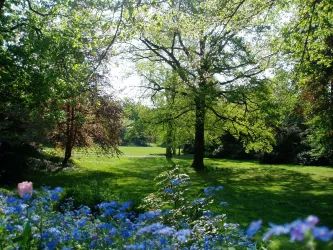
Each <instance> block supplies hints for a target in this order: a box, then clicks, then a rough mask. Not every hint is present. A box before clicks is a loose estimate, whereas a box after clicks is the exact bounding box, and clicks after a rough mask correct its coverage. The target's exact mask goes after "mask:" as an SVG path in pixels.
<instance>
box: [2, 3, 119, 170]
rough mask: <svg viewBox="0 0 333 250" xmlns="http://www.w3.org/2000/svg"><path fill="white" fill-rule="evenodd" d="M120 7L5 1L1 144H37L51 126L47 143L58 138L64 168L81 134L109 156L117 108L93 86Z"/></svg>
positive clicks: (98, 85)
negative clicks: (105, 150)
mask: <svg viewBox="0 0 333 250" xmlns="http://www.w3.org/2000/svg"><path fill="white" fill-rule="evenodd" d="M123 8H124V4H123V2H121V1H119V2H118V1H114V2H112V3H111V2H110V1H102V0H101V1H98V2H91V1H81V2H80V3H79V2H63V1H56V2H50V1H39V2H32V1H29V0H26V1H19V2H12V3H9V2H8V1H6V2H5V5H4V7H3V9H2V15H1V16H0V25H1V27H0V31H1V36H0V41H1V44H0V46H1V47H0V58H1V60H0V83H1V84H0V95H1V99H2V102H1V104H0V118H1V121H0V133H1V135H0V140H1V141H16V142H17V143H19V144H21V143H32V142H33V143H41V142H45V141H46V140H45V139H47V138H48V137H50V135H52V134H53V135H54V133H52V130H53V129H55V128H57V133H56V134H57V136H52V138H61V142H62V145H64V147H65V159H64V164H65V163H66V162H67V161H68V159H69V157H70V156H71V150H72V147H73V146H74V145H87V141H85V142H83V141H82V138H83V137H82V135H85V138H86V140H88V141H89V140H90V141H93V142H95V143H98V144H100V145H101V146H102V147H103V149H110V150H111V151H112V152H117V146H118V138H117V136H119V130H120V124H121V123H120V114H119V112H120V109H119V108H118V105H117V103H116V102H115V101H114V100H111V99H110V98H109V97H107V96H106V95H105V94H103V93H102V91H101V90H102V87H105V86H101V85H102V82H103V79H104V78H103V74H105V69H104V68H103V65H104V62H105V59H107V57H108V55H110V52H111V49H112V46H113V45H114V43H115V41H116V38H117V37H118V36H119V34H120V25H121V19H122V13H123ZM99 104H100V105H102V104H103V105H105V107H102V106H99ZM64 124H65V126H64ZM63 127H65V128H66V129H63ZM60 131H62V132H64V134H63V135H62V136H59V132H60ZM79 135H81V140H79ZM93 137H94V138H93ZM64 138H65V139H64ZM103 138H104V140H103ZM13 139H14V140H13ZM106 144H108V145H109V146H106Z"/></svg>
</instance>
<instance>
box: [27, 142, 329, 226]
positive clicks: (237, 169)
mask: <svg viewBox="0 0 333 250" xmlns="http://www.w3.org/2000/svg"><path fill="white" fill-rule="evenodd" d="M145 150H146V148H143V149H142V148H139V149H132V148H128V151H127V152H129V153H128V155H126V154H124V155H123V156H120V157H118V158H112V157H107V156H97V155H92V154H89V155H84V154H78V155H76V156H75V157H74V161H75V163H76V165H77V168H76V169H74V170H68V171H60V172H57V173H53V174H50V173H31V175H30V176H27V179H28V180H31V181H33V182H34V186H35V187H39V186H41V185H48V186H53V187H55V186H62V187H64V188H65V192H66V195H67V196H74V197H75V198H76V200H77V203H83V204H87V205H90V206H92V205H93V204H96V203H98V202H100V201H102V200H119V201H128V200H131V201H133V202H134V204H135V206H137V205H139V204H140V201H141V199H142V198H144V197H145V196H147V195H148V194H149V193H151V192H154V191H156V190H157V186H156V185H155V183H156V182H154V178H155V176H156V175H158V174H159V173H160V172H161V171H163V170H164V169H165V167H167V166H170V165H172V164H177V165H179V166H180V167H181V169H182V171H183V172H184V173H187V174H189V175H190V177H191V184H190V185H191V189H190V196H191V197H192V198H195V197H197V196H198V195H200V194H202V191H203V188H204V187H207V186H219V185H222V186H224V189H223V190H222V191H219V192H218V193H217V196H216V198H215V200H216V203H215V204H213V205H212V207H211V209H212V210H215V211H219V212H223V213H226V214H227V215H228V219H229V221H230V222H236V223H240V224H241V226H243V227H246V226H247V225H248V224H249V223H250V222H251V221H253V220H257V219H259V218H260V219H263V221H264V225H265V226H267V225H268V222H273V223H277V224H282V223H285V222H291V221H293V220H295V219H297V218H305V217H306V216H308V215H310V214H315V215H317V216H318V217H319V218H320V221H321V224H323V225H327V226H329V227H330V228H333V212H332V211H333V168H328V167H305V166H293V165H261V164H259V163H257V162H254V161H235V160H224V159H205V165H206V166H208V169H209V170H208V171H207V172H203V173H196V172H195V171H194V170H193V169H192V168H191V167H190V165H191V157H190V156H182V157H174V158H172V159H171V160H170V159H166V158H165V157H162V156H147V155H148V153H147V152H158V150H161V151H162V149H158V150H154V149H150V151H145ZM140 152H141V153H140ZM143 152H144V153H143ZM135 153H137V154H138V157H134V154H135ZM149 154H150V153H149ZM156 154H158V153H156ZM144 156H147V157H144ZM221 201H226V202H228V204H229V206H228V207H223V208H221V207H219V205H218V204H219V203H220V202H221Z"/></svg>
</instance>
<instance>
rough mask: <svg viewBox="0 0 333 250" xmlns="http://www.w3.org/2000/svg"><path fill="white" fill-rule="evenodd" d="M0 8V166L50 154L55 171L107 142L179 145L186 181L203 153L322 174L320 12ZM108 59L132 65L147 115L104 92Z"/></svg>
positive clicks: (264, 5)
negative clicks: (53, 149)
mask: <svg viewBox="0 0 333 250" xmlns="http://www.w3.org/2000/svg"><path fill="white" fill-rule="evenodd" d="M0 7H1V9H0V11H1V13H0V24H1V26H0V32H1V33H0V97H1V103H0V141H1V143H2V146H1V152H2V153H1V157H2V158H1V159H2V163H3V164H4V163H5V162H7V163H6V164H7V166H10V165H13V162H12V160H11V159H16V158H17V157H13V154H14V153H13V152H14V151H15V150H14V149H13V148H19V149H18V151H19V153H20V154H21V152H22V149H21V147H23V146H24V147H27V145H30V147H32V148H38V147H39V146H40V145H46V144H51V145H58V146H60V147H62V148H63V149H64V158H63V162H62V164H63V165H64V166H65V165H66V164H67V162H68V160H69V159H70V157H71V152H72V149H73V147H74V146H78V147H90V146H93V145H94V146H97V148H99V149H101V150H102V151H103V152H107V153H111V154H117V153H119V150H118V145H120V144H121V143H126V144H130V143H133V144H137V145H144V144H147V143H149V142H158V143H160V144H161V145H164V146H166V148H167V152H166V154H167V155H170V154H175V153H176V152H177V151H178V152H179V149H181V148H184V146H185V145H187V147H188V148H192V150H189V152H192V153H194V160H193V164H192V166H193V167H194V168H195V169H197V170H203V169H204V164H203V158H204V156H205V154H206V155H210V156H223V157H236V158H239V157H259V158H260V159H262V161H263V162H275V163H282V162H297V163H303V164H309V163H310V164H323V163H332V157H333V153H332V152H333V140H332V139H333V138H332V135H333V132H332V131H333V130H332V126H333V112H332V96H333V94H332V93H333V92H332V87H333V86H332V84H333V74H332V72H333V71H332V49H333V48H332V47H333V46H332V44H333V42H332V41H333V40H332V37H333V34H332V33H333V29H332V20H333V18H332V13H333V11H332V8H333V7H332V3H330V2H329V1H328V0H307V1H293V2H292V3H291V2H290V1H283V0H281V1H269V0H267V1H255V0H251V1H250V0H248V1H246V0H242V1H237V2H235V1H230V0H224V1H220V0H209V1H201V0H188V1H180V0H168V1H154V0H152V1H149V0H147V1H106V0H105V1H104V0H98V1H97V0H96V1H80V2H77V1H62V0H58V1H52V2H49V1H38V2H33V1H30V0H22V1H10V2H9V1H1V4H0ZM117 56H123V57H130V58H131V60H132V61H133V62H135V63H136V66H137V73H138V74H140V75H141V76H142V78H143V79H144V80H143V82H142V84H143V85H144V86H145V88H146V90H148V93H149V96H150V99H151V105H150V106H149V107H147V106H144V105H140V104H135V103H133V102H131V101H128V100H127V101H124V102H123V103H120V101H119V100H118V99H117V97H116V94H113V95H112V94H110V93H109V92H108V91H107V90H108V84H109V82H108V71H109V70H110V69H109V65H110V64H109V61H110V60H112V58H115V57H117ZM111 70H112V69H111ZM6 148H7V149H6ZM9 148H11V149H9ZM231 148H232V149H233V150H230V149H231ZM30 149H31V148H30ZM31 150H32V151H34V150H33V149H31ZM28 151H29V150H28ZM238 151H239V154H238ZM6 152H7V153H6ZM8 152H11V153H10V154H11V155H10V156H8V154H9V153H8ZM35 153H36V152H35ZM23 161H25V160H23ZM2 169H4V167H2Z"/></svg>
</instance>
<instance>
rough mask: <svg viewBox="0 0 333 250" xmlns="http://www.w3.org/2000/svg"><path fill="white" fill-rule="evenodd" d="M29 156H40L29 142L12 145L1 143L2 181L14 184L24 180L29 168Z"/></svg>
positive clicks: (0, 165)
mask: <svg viewBox="0 0 333 250" xmlns="http://www.w3.org/2000/svg"><path fill="white" fill-rule="evenodd" d="M29 157H40V153H39V152H38V150H37V149H36V148H35V147H33V146H31V145H28V144H23V145H15V146H12V145H10V144H8V143H6V142H1V144H0V183H1V184H13V183H17V182H19V181H22V177H23V174H24V172H25V171H27V168H28V164H27V162H28V159H29Z"/></svg>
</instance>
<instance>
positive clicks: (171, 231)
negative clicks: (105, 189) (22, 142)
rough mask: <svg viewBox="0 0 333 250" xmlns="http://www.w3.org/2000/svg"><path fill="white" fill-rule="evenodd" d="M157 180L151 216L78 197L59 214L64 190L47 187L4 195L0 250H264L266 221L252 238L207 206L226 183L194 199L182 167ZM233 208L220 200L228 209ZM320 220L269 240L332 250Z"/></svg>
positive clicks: (148, 204)
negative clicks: (93, 205) (259, 238)
mask: <svg viewBox="0 0 333 250" xmlns="http://www.w3.org/2000/svg"><path fill="white" fill-rule="evenodd" d="M157 178H158V179H159V180H160V182H159V186H160V189H159V191H158V192H157V193H155V194H151V195H149V196H148V197H147V198H145V199H144V202H143V205H142V207H144V208H146V209H147V212H145V213H140V214H135V213H134V212H132V211H131V206H132V204H131V202H126V203H123V204H120V203H118V202H116V201H112V202H102V203H101V204H99V205H97V209H98V211H99V212H98V213H92V212H91V210H90V208H89V207H86V206H81V207H79V208H77V209H75V208H74V207H73V201H71V200H69V201H68V202H67V203H65V204H63V205H62V207H61V211H55V210H54V209H53V208H54V205H55V203H56V202H57V201H58V199H59V195H60V194H61V192H62V189H61V188H55V189H50V188H47V187H44V188H42V190H41V191H34V193H33V195H31V194H30V192H28V193H26V195H25V196H23V198H20V197H18V196H17V195H8V194H4V193H0V209H1V210H0V249H63V250H65V249H193V250H194V249H260V248H261V247H262V246H264V245H265V244H266V243H263V242H254V241H252V240H251V238H250V237H252V236H254V235H255V234H256V233H257V231H258V230H259V229H260V226H261V221H257V222H253V223H251V225H250V226H249V228H248V230H247V231H246V233H245V232H243V231H242V230H240V229H238V225H236V224H230V223H227V222H226V215H224V214H222V215H214V214H213V213H212V212H211V211H209V210H208V209H207V208H206V207H207V204H209V203H211V202H212V196H213V194H214V193H215V192H219V190H221V189H222V187H221V186H220V187H216V188H215V187H208V188H205V189H204V190H203V193H202V197H201V196H199V197H197V199H195V200H193V201H189V200H188V199H186V195H185V193H186V186H187V185H188V180H189V178H188V176H187V175H184V174H180V173H179V170H178V168H175V169H173V170H170V171H165V172H163V173H162V174H161V175H159V176H158V177H157ZM226 205H227V203H226V202H221V209H222V208H223V207H224V206H226ZM317 222H318V219H317V218H316V217H314V216H310V217H308V218H307V219H306V220H305V221H296V222H293V223H291V224H286V225H283V226H277V225H271V228H270V229H269V230H268V232H267V233H266V234H265V235H264V240H266V241H267V240H269V238H270V237H271V236H273V235H280V234H289V235H290V236H291V240H294V241H301V240H304V239H307V247H308V246H309V247H308V248H307V249H314V246H315V241H314V240H319V241H324V242H326V243H327V244H328V246H332V231H329V230H328V229H327V228H325V227H316V224H317ZM309 242H310V243H312V245H311V244H309ZM228 247H229V248H228ZM230 247H233V248H230ZM311 247H312V248H311ZM262 249H265V248H262ZM304 249H306V248H304Z"/></svg>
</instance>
